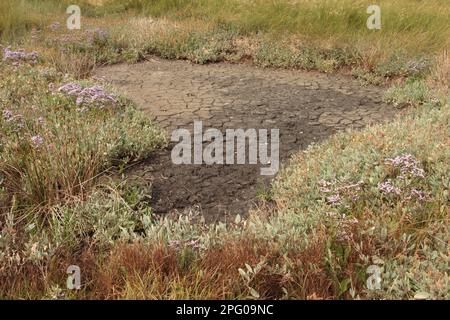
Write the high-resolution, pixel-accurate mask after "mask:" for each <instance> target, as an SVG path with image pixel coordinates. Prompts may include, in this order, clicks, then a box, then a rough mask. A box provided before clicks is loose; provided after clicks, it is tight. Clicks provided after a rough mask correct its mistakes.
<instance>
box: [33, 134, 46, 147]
mask: <svg viewBox="0 0 450 320" xmlns="http://www.w3.org/2000/svg"><path fill="white" fill-rule="evenodd" d="M43 143H44V138H42V137H41V136H40V135H36V136H32V137H31V145H32V146H33V148H39V147H40V146H41V145H42V144H43Z"/></svg>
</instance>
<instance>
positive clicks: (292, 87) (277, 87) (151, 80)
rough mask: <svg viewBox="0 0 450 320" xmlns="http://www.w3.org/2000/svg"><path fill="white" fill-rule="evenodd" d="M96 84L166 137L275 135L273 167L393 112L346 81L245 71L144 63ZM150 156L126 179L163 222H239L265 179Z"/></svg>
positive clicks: (250, 169)
mask: <svg viewBox="0 0 450 320" xmlns="http://www.w3.org/2000/svg"><path fill="white" fill-rule="evenodd" d="M96 76H100V77H104V78H105V79H106V80H108V81H110V82H111V83H112V84H113V85H114V86H115V87H117V88H118V89H119V90H120V91H121V92H123V93H125V94H126V95H127V96H128V97H130V98H131V99H132V100H133V101H135V102H136V104H137V105H138V106H139V107H140V108H141V109H142V110H143V111H144V112H145V113H146V114H148V116H149V117H150V118H151V119H153V120H155V121H156V122H157V123H158V124H159V125H160V126H161V127H162V128H164V129H165V130H166V131H167V134H168V136H169V137H170V134H171V132H172V130H174V129H177V128H185V129H188V130H189V131H190V132H191V133H193V122H194V120H201V121H202V122H203V131H204V130H206V129H207V128H210V127H211V128H216V129H218V130H220V131H221V132H222V133H223V134H224V133H225V130H226V129H227V128H230V129H238V128H242V129H248V128H255V129H272V128H278V129H279V130H280V158H281V159H280V160H281V163H283V162H284V161H286V159H288V158H289V156H290V155H291V154H293V153H295V152H296V151H299V150H301V149H305V148H306V147H307V146H308V145H309V144H311V143H312V142H319V141H321V140H323V139H325V138H327V137H328V136H330V135H332V134H333V133H335V132H337V131H339V130H343V129H345V128H349V127H353V128H362V127H364V126H365V125H367V124H369V123H375V122H380V121H383V120H385V119H389V118H392V117H393V116H394V114H395V110H394V109H393V108H392V107H391V106H388V105H386V104H384V103H383V102H382V101H381V96H382V91H383V89H382V88H379V87H373V86H368V87H361V86H360V84H359V83H358V82H357V81H356V80H354V79H352V78H349V77H345V76H338V75H333V76H331V75H324V74H319V73H305V72H301V71H290V70H267V69H258V68H255V67H252V66H247V65H233V64H224V63H221V64H212V65H194V64H191V63H189V62H186V61H166V60H160V59H152V60H151V61H149V62H145V63H140V64H135V65H125V64H123V65H115V66H111V67H107V68H101V69H99V70H98V71H97V73H96ZM173 145H174V143H172V144H171V146H169V148H168V149H167V150H162V151H158V152H156V153H155V154H154V155H153V156H152V157H150V158H149V159H147V160H146V161H144V162H143V163H141V164H139V165H138V166H137V167H135V168H133V170H132V172H131V173H130V174H132V175H137V176H140V177H142V178H144V179H145V180H146V181H149V182H150V183H151V185H152V187H151V190H149V192H151V197H152V207H153V210H154V212H155V213H158V214H165V213H169V212H173V211H174V210H180V211H181V210H184V209H189V208H190V207H195V208H198V209H200V210H201V211H202V213H203V214H204V215H205V217H206V218H207V220H216V219H224V217H226V216H227V215H235V214H241V215H245V213H246V212H247V211H248V209H249V208H250V206H251V205H252V203H254V202H255V201H256V194H257V189H259V188H261V187H262V186H267V185H268V183H269V182H270V177H264V176H261V175H260V167H261V165H260V164H257V165H205V164H203V165H175V164H173V163H172V161H171V158H170V154H171V147H173Z"/></svg>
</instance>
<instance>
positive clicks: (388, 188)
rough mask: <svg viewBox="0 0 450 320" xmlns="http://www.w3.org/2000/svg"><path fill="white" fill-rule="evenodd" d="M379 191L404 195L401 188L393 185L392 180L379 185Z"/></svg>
mask: <svg viewBox="0 0 450 320" xmlns="http://www.w3.org/2000/svg"><path fill="white" fill-rule="evenodd" d="M378 190H380V191H381V192H382V193H384V194H395V195H400V194H401V193H402V191H401V190H400V189H399V188H397V187H395V186H394V185H393V184H392V181H391V180H387V181H385V182H381V183H379V184H378Z"/></svg>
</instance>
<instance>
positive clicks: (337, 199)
mask: <svg viewBox="0 0 450 320" xmlns="http://www.w3.org/2000/svg"><path fill="white" fill-rule="evenodd" d="M327 202H328V203H329V204H331V205H339V204H340V203H341V196H340V195H339V194H335V195H332V196H329V197H327Z"/></svg>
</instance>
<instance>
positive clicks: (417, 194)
mask: <svg viewBox="0 0 450 320" xmlns="http://www.w3.org/2000/svg"><path fill="white" fill-rule="evenodd" d="M411 197H414V198H416V199H418V200H419V201H428V200H429V199H430V196H429V195H428V194H426V193H425V192H423V191H421V190H418V189H415V188H413V189H411Z"/></svg>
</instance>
